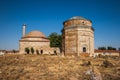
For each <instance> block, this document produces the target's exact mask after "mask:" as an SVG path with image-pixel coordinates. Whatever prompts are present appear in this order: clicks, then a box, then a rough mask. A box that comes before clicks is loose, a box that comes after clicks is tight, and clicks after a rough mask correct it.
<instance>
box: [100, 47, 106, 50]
mask: <svg viewBox="0 0 120 80" xmlns="http://www.w3.org/2000/svg"><path fill="white" fill-rule="evenodd" d="M98 50H106V47H98Z"/></svg>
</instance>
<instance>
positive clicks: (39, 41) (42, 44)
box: [19, 26, 60, 54]
mask: <svg viewBox="0 0 120 80" xmlns="http://www.w3.org/2000/svg"><path fill="white" fill-rule="evenodd" d="M24 29H25V26H23V37H22V38H21V40H19V52H20V53H21V54H23V53H25V48H29V49H31V48H32V47H33V49H34V51H35V52H34V53H35V54H36V50H38V51H39V54H54V53H60V50H59V48H55V47H52V48H51V47H50V40H49V39H48V38H46V36H45V35H44V34H43V33H42V32H40V31H31V32H29V33H28V34H25V30H24Z"/></svg>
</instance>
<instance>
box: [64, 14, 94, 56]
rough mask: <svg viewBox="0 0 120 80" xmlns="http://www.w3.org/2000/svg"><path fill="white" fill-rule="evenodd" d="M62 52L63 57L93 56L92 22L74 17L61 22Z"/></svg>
mask: <svg viewBox="0 0 120 80" xmlns="http://www.w3.org/2000/svg"><path fill="white" fill-rule="evenodd" d="M63 26H64V27H63V30H62V52H63V53H64V54H65V55H77V56H79V55H82V54H84V53H87V54H88V55H93V54H94V29H93V27H92V21H91V20H88V19H85V18H83V17H79V16H75V17H72V18H70V19H68V20H66V21H64V22H63Z"/></svg>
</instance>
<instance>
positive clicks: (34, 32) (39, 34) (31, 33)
mask: <svg viewBox="0 0 120 80" xmlns="http://www.w3.org/2000/svg"><path fill="white" fill-rule="evenodd" d="M25 37H44V38H45V37H46V36H45V35H44V34H43V33H42V32H40V31H31V32H29V33H28V34H27V35H26V36H25Z"/></svg>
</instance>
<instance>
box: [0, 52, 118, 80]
mask: <svg viewBox="0 0 120 80" xmlns="http://www.w3.org/2000/svg"><path fill="white" fill-rule="evenodd" d="M119 79H120V58H95V59H94V58H81V57H70V56H67V57H60V56H49V55H18V54H8V55H5V56H0V80H119Z"/></svg>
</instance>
